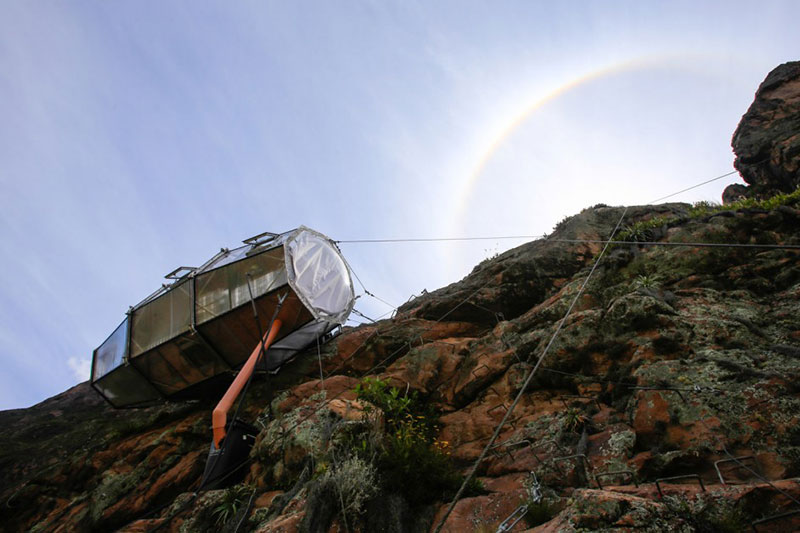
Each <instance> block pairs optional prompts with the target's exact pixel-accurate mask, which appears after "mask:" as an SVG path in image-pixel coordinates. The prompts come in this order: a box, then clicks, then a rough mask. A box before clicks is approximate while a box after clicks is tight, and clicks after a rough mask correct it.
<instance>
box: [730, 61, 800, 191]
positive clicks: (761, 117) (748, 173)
mask: <svg viewBox="0 0 800 533" xmlns="http://www.w3.org/2000/svg"><path fill="white" fill-rule="evenodd" d="M731 145H732V146H733V151H734V153H735V154H736V160H735V162H734V166H735V167H736V169H737V170H738V171H739V173H740V174H741V175H742V178H743V179H744V181H745V182H747V183H748V184H749V185H750V186H749V187H747V188H743V187H742V186H741V185H732V186H731V187H730V188H729V189H728V190H727V191H726V194H725V198H726V199H728V200H735V199H737V197H739V196H740V195H745V196H758V197H765V196H770V195H772V194H775V193H776V192H792V191H794V190H795V189H796V188H797V187H798V186H800V61H793V62H791V63H784V64H783V65H780V66H779V67H777V68H776V69H774V70H773V71H772V72H770V73H769V75H768V76H767V78H766V79H765V80H764V81H763V82H762V83H761V85H760V86H759V87H758V91H756V96H755V100H754V101H753V104H752V105H751V106H750V109H748V110H747V113H745V115H744V116H743V117H742V120H741V122H739V126H738V127H737V128H736V132H735V133H734V134H733V140H732V142H731Z"/></svg>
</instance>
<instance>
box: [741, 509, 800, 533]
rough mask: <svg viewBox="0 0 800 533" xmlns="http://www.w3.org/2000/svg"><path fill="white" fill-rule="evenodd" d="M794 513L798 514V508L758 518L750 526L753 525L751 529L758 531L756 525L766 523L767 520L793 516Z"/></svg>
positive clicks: (799, 510)
mask: <svg viewBox="0 0 800 533" xmlns="http://www.w3.org/2000/svg"><path fill="white" fill-rule="evenodd" d="M796 514H800V509H795V510H794V511H789V512H787V513H781V514H776V515H772V516H767V517H765V518H762V519H760V520H756V521H755V522H751V524H750V525H751V526H752V527H753V531H755V532H756V533H758V526H760V525H762V524H766V523H767V522H773V521H775V520H780V519H781V518H787V517H789V516H794V515H796Z"/></svg>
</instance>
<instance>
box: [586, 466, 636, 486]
mask: <svg viewBox="0 0 800 533" xmlns="http://www.w3.org/2000/svg"><path fill="white" fill-rule="evenodd" d="M622 474H627V475H629V476H630V477H631V481H633V484H634V485H636V487H637V488H638V487H639V482H638V481H637V480H636V473H635V472H634V471H633V470H617V471H615V472H602V473H600V474H595V475H594V481H595V483H597V488H599V489H602V488H603V485H601V484H600V478H601V477H608V476H618V475H622Z"/></svg>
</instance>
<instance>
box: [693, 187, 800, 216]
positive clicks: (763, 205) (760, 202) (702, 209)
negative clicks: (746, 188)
mask: <svg viewBox="0 0 800 533" xmlns="http://www.w3.org/2000/svg"><path fill="white" fill-rule="evenodd" d="M798 201H800V189H797V190H796V191H794V192H791V193H778V194H776V195H775V196H771V197H769V198H764V199H757V198H743V199H741V200H738V201H736V202H731V203H729V204H725V205H720V204H716V203H713V202H697V203H695V204H694V205H693V206H692V208H691V209H690V210H689V217H690V218H702V217H706V216H709V215H715V214H717V213H721V212H723V211H738V210H739V209H763V210H765V211H769V210H772V209H775V208H776V207H779V206H782V205H791V204H794V203H797V202H798Z"/></svg>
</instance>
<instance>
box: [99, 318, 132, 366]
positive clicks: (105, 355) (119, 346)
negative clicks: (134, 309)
mask: <svg viewBox="0 0 800 533" xmlns="http://www.w3.org/2000/svg"><path fill="white" fill-rule="evenodd" d="M127 344H128V319H127V318H126V319H125V320H124V321H123V322H122V324H120V325H119V326H118V327H117V329H115V330H114V333H112V334H111V335H110V336H109V337H108V338H107V339H106V341H105V342H104V343H103V344H101V345H100V347H99V348H98V349H96V350H95V351H94V361H93V362H92V364H93V365H94V367H93V369H92V370H93V373H92V377H93V378H94V380H95V381H97V380H98V379H100V378H101V377H103V376H105V375H106V374H108V373H109V372H111V371H112V370H114V369H115V368H117V367H118V366H120V365H122V362H123V361H124V360H125V349H126V345H127Z"/></svg>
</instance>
